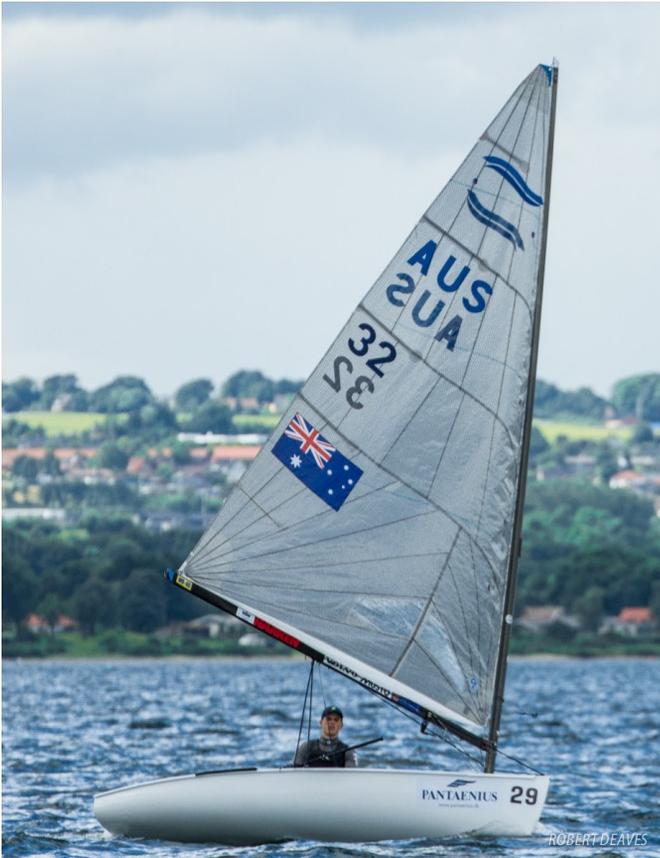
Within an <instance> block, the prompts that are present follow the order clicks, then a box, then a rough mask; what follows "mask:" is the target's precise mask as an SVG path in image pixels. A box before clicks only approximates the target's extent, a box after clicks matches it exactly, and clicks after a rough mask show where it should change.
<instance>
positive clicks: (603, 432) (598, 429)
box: [534, 418, 632, 444]
mask: <svg viewBox="0 0 660 858" xmlns="http://www.w3.org/2000/svg"><path fill="white" fill-rule="evenodd" d="M534 425H535V426H536V427H537V428H538V429H539V430H540V431H541V432H542V433H543V436H544V437H545V439H546V441H548V442H549V443H551V444H553V443H554V442H555V441H556V440H557V438H558V437H559V436H560V435H565V436H566V437H567V438H568V440H569V441H604V440H605V439H606V438H618V439H619V440H620V441H628V440H629V439H630V436H631V435H632V429H630V428H625V429H608V428H607V427H606V426H605V425H604V424H602V423H579V422H577V421H572V420H570V421H569V420H540V419H538V418H537V419H535V420H534Z"/></svg>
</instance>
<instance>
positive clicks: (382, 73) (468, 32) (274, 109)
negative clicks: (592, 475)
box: [2, 3, 660, 395]
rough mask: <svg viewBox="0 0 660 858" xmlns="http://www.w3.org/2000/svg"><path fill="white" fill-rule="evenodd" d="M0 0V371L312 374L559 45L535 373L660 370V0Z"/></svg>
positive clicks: (574, 379) (558, 379)
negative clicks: (277, 0) (246, 0)
mask: <svg viewBox="0 0 660 858" xmlns="http://www.w3.org/2000/svg"><path fill="white" fill-rule="evenodd" d="M2 10H3V34H2V38H3V44H2V46H3V61H2V72H3V84H2V93H3V255H2V274H3V370H2V376H3V378H4V379H5V380H13V379H15V378H17V377H18V376H20V375H28V376H31V377H33V378H36V379H39V380H42V379H43V378H44V377H47V376H49V375H53V374H55V373H66V372H73V373H75V374H77V375H78V377H79V379H80V381H81V383H82V384H83V386H85V387H87V388H93V387H97V386H99V385H101V384H105V383H107V382H108V381H110V380H111V379H112V378H114V377H116V376H118V375H125V374H130V375H139V376H141V377H143V378H144V379H145V380H146V381H147V383H148V384H149V385H150V386H151V387H152V389H153V390H154V391H155V392H156V393H157V394H159V395H169V394H171V393H172V392H174V390H176V388H177V387H178V386H179V385H180V384H182V383H183V382H185V381H188V380H190V379H192V378H199V377H206V378H210V379H211V380H212V381H213V382H214V383H216V384H220V383H221V382H222V381H223V380H224V379H225V378H227V376H229V375H230V374H231V373H232V372H235V371H236V370H238V369H244V368H250V369H260V370H262V371H263V372H265V373H266V374H267V375H269V376H271V377H275V378H280V377H283V376H286V377H293V378H305V377H306V376H307V375H308V374H309V373H310V372H311V371H312V370H313V368H314V366H315V365H316V364H317V362H318V361H319V359H320V358H321V357H322V355H323V354H324V352H325V350H326V348H327V346H328V345H329V343H330V341H331V340H332V339H333V338H334V336H335V335H336V333H337V331H338V330H339V329H340V327H341V326H342V325H343V323H344V322H345V321H346V319H347V318H348V316H349V315H350V313H351V312H352V310H353V308H354V306H355V305H356V304H357V303H358V301H359V300H360V299H361V298H362V296H363V295H364V294H365V293H366V292H367V290H368V289H369V287H370V286H371V284H372V283H373V282H374V280H375V279H376V278H377V277H378V276H379V274H380V273H381V271H382V270H383V268H384V267H385V266H386V264H387V263H388V262H389V260H390V259H391V258H392V256H393V255H394V253H395V252H396V251H397V250H398V248H399V246H400V245H401V243H402V242H403V240H404V238H405V237H406V236H407V234H408V233H409V231H410V229H411V228H412V226H413V225H414V224H415V223H416V221H417V220H418V219H419V217H420V215H421V213H422V212H423V211H424V210H425V209H426V207H427V205H428V204H429V203H430V201H431V200H432V199H433V198H434V197H435V196H436V195H437V193H438V192H439V191H440V189H441V188H442V186H443V185H444V184H445V183H446V182H447V180H448V179H449V178H450V176H451V174H452V173H453V171H454V170H455V169H456V167H457V166H458V165H459V164H460V162H461V161H462V159H463V158H464V156H465V155H466V154H467V152H468V151H469V149H470V148H471V147H472V145H473V144H474V142H475V140H476V138H477V137H478V136H479V135H480V134H481V132H482V131H483V129H484V128H485V127H486V125H487V124H488V123H489V122H490V120H491V119H492V117H493V116H494V115H495V114H496V113H497V111H498V110H499V108H500V107H501V105H502V104H503V103H504V102H505V101H506V99H507V98H508V97H509V95H510V94H511V92H512V91H513V90H514V88H515V87H516V86H517V84H518V83H519V82H520V80H522V79H523V78H524V77H525V76H526V75H527V74H528V73H529V71H530V70H531V69H532V68H533V67H534V66H535V65H536V64H537V63H539V62H544V63H550V62H551V61H552V58H553V57H557V58H558V60H559V67H560V83H559V99H558V115H557V129H556V144H555V160H554V170H553V187H552V201H551V214H550V230H549V236H548V258H547V265H546V278H545V290H544V309H543V317H542V326H541V344H540V353H539V369H538V375H539V377H541V378H543V379H544V380H546V381H550V382H553V383H555V384H557V385H559V386H560V387H562V388H563V389H575V388H577V387H580V386H589V387H591V388H592V389H594V390H595V391H597V392H598V393H600V394H601V395H608V394H609V393H610V391H611V387H612V384H613V383H614V382H615V381H617V380H618V379H620V378H623V377H625V376H629V375H632V374H635V373H638V372H651V371H658V370H659V369H660V335H659V333H658V332H659V330H660V324H659V320H660V288H659V286H658V268H659V266H658V254H657V244H658V218H657V213H656V209H657V200H658V199H659V198H660V94H659V88H658V81H659V80H660V51H658V50H657V44H656V43H657V39H655V38H650V37H649V34H650V33H658V32H660V4H656V3H640V4H636V3H621V4H617V3H612V4H600V3H538V4H536V3H533V4H532V3H515V4H510V3H484V4H482V3H465V4H462V3H456V4H454V3H437V4H436V3H424V4H412V3H411V4H398V3H393V4H380V3H368V4H331V3H328V4H325V3H322V4H261V3H255V4H215V3H204V4H197V3H190V4H179V3H173V4H160V3H147V4H141V3H128V4H113V3H97V4H86V3H75V4H59V3H52V4H51V3H47V4H45V3H3V7H2Z"/></svg>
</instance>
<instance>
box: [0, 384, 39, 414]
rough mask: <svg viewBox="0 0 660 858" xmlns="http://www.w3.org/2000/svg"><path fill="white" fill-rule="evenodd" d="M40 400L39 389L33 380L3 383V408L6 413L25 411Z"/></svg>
mask: <svg viewBox="0 0 660 858" xmlns="http://www.w3.org/2000/svg"><path fill="white" fill-rule="evenodd" d="M37 399H39V389H38V387H37V385H36V384H35V382H34V381H32V379H31V378H25V377H23V378H19V379H17V380H16V381H13V382H4V381H3V383H2V407H3V408H4V410H5V411H7V412H10V411H25V409H27V408H29V407H30V406H31V405H32V404H33V403H34V402H36V401H37Z"/></svg>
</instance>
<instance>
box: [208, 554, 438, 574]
mask: <svg viewBox="0 0 660 858" xmlns="http://www.w3.org/2000/svg"><path fill="white" fill-rule="evenodd" d="M444 554H447V551H428V552H425V553H424V554H388V555H387V557H365V558H363V559H361V560H360V563H361V564H362V563H387V562H389V561H391V560H418V559H420V558H424V557H437V556H442V555H444ZM223 562H226V563H231V562H232V561H229V560H227V561H223ZM233 562H235V563H243V562H244V561H242V560H234V561H233ZM345 565H347V561H345V560H344V561H342V562H340V563H331V562H325V561H324V562H323V563H321V564H319V566H318V567H316V568H323V569H326V568H333V567H339V568H340V567H342V566H345ZM286 568H287V569H309V563H301V564H299V565H298V564H291V563H287V564H286ZM273 571H274V572H278V571H281V570H279V569H274V570H273ZM252 572H254V573H262V572H263V567H260V568H259V569H241V570H240V574H241V575H243V574H246V575H249V574H250V573H252ZM237 574H239V573H238V570H237Z"/></svg>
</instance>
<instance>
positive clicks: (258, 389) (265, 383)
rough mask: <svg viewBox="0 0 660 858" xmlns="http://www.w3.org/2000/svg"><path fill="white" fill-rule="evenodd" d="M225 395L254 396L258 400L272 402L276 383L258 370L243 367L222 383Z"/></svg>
mask: <svg viewBox="0 0 660 858" xmlns="http://www.w3.org/2000/svg"><path fill="white" fill-rule="evenodd" d="M222 395H223V396H237V397H254V398H255V399H256V400H257V401H258V402H272V401H273V397H274V396H275V384H274V383H273V381H272V380H271V379H270V378H266V376H265V375H264V374H263V373H262V372H259V371H258V370H248V369H242V370H240V371H239V372H235V373H234V374H233V375H232V376H230V377H229V378H228V379H227V381H225V383H224V384H223V385H222Z"/></svg>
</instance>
